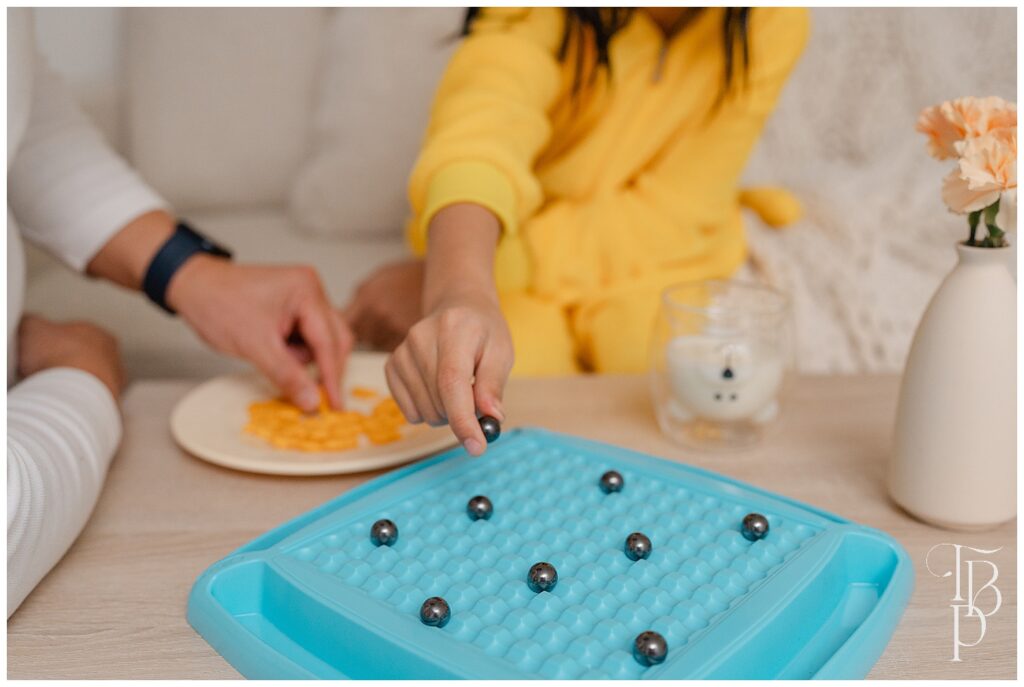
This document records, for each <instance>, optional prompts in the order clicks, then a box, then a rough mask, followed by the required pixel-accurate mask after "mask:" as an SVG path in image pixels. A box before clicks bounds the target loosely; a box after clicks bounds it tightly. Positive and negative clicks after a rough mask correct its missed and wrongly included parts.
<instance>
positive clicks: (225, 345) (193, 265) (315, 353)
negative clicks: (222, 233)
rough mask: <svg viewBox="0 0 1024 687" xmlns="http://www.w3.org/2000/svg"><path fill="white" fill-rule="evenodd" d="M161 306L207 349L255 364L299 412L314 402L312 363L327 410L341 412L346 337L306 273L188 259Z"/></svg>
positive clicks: (316, 283)
mask: <svg viewBox="0 0 1024 687" xmlns="http://www.w3.org/2000/svg"><path fill="white" fill-rule="evenodd" d="M166 300H167V303H168V305H170V306H171V307H172V308H174V309H175V310H176V311H177V312H178V314H179V315H180V316H181V317H182V319H184V320H185V321H186V322H187V323H188V324H189V325H191V327H192V328H193V329H195V331H196V333H198V334H199V336H200V337H201V338H202V339H203V340H204V341H205V342H206V343H208V344H209V345H210V346H211V347H213V348H214V349H216V350H218V351H221V352H223V353H227V354H229V355H233V356H237V357H239V358H245V359H246V360H249V361H251V362H252V363H253V364H255V365H256V367H257V368H259V369H260V371H262V372H263V374H265V375H266V376H267V377H268V378H269V379H270V380H271V381H272V382H274V384H276V385H277V386H278V388H280V389H281V390H282V391H283V392H284V394H285V395H286V396H287V397H288V398H289V399H290V400H291V401H292V402H293V403H295V405H297V406H299V407H300V408H302V409H303V410H306V411H313V410H315V409H316V408H317V406H318V405H319V402H320V394H319V391H318V389H317V380H316V379H314V378H313V377H311V376H310V375H309V373H308V372H307V370H306V367H305V365H306V363H309V362H310V361H313V362H315V363H316V366H317V368H318V370H319V377H320V379H319V381H320V383H322V384H323V386H324V388H325V389H326V392H327V398H328V400H329V402H330V404H331V405H332V406H333V407H335V408H338V407H341V377H342V373H343V371H344V367H345V362H346V360H347V358H348V354H349V352H350V351H351V350H352V344H353V336H352V333H351V331H350V330H349V328H348V325H347V324H346V323H345V321H344V320H343V319H342V317H341V315H340V314H339V313H338V312H337V311H336V310H335V309H334V308H333V307H332V306H331V304H330V303H329V302H328V300H327V295H326V294H325V293H324V289H323V286H322V284H321V283H320V279H319V277H318V276H317V273H316V271H315V270H314V269H313V268H311V267H305V266H298V267H279V266H258V265H239V264H235V263H232V262H229V261H227V260H223V259H221V258H216V257H213V256H209V255H196V256H194V257H192V258H190V259H189V260H188V261H187V262H186V263H185V264H184V265H183V266H182V267H181V269H179V270H178V271H177V272H176V273H175V274H174V276H173V277H172V278H171V282H170V284H169V285H168V288H167V296H166Z"/></svg>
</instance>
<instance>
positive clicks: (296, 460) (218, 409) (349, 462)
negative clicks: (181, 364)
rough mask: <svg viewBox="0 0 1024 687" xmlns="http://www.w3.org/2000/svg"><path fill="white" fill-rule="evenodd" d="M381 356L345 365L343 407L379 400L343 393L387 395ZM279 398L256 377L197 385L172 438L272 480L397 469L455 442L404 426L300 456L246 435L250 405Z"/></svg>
mask: <svg viewBox="0 0 1024 687" xmlns="http://www.w3.org/2000/svg"><path fill="white" fill-rule="evenodd" d="M385 360H386V356H385V355H381V354H376V353H354V354H352V356H351V357H350V358H349V360H348V363H347V365H346V366H345V388H344V391H345V396H344V398H345V403H346V407H350V408H353V409H355V410H359V411H361V412H368V411H369V410H370V408H371V407H372V406H373V404H374V403H375V402H376V401H378V400H380V399H371V400H368V401H361V400H359V399H353V398H352V396H351V395H350V394H349V393H348V391H349V389H351V388H352V387H355V386H362V387H369V388H371V389H375V390H377V391H379V392H380V393H381V394H382V395H387V394H388V387H387V383H386V381H385V379H384V361H385ZM276 396H278V392H277V391H276V390H275V389H274V387H273V386H272V385H271V384H270V382H268V381H266V380H265V379H263V378H262V377H260V376H259V375H257V374H255V373H249V374H238V375H225V376H223V377H216V378H215V379H211V380H210V381H208V382H204V383H203V384H200V385H199V386H198V387H196V388H195V389H193V390H192V391H190V392H189V393H188V395H186V396H185V398H183V399H181V401H179V402H178V405H177V406H175V408H174V412H172V413H171V434H173V435H174V440H175V441H177V442H178V444H179V445H180V446H181V447H182V448H183V449H185V450H186V451H188V452H189V453H191V454H192V455H194V456H197V457H198V458H202V459H203V460H206V461H209V462H211V463H216V464H217V465H223V466H224V467H229V468H234V469H236V470H245V471H247V472H262V473H267V474H273V475H335V474H341V473H346V472H363V471H365V470H376V469H379V468H385V467H390V466H393V465H400V464H402V463H408V462H411V461H413V460H417V459H419V458H422V457H424V456H427V455H430V454H432V453H435V452H437V451H439V450H441V449H443V448H448V447H449V446H453V445H454V444H455V443H456V440H455V437H454V436H453V435H452V433H451V430H450V429H448V428H447V427H437V428H433V427H429V426H427V425H405V426H404V427H402V439H400V440H399V441H395V442H393V443H390V444H382V445H379V446H378V445H374V444H371V443H370V442H369V441H368V440H367V439H366V437H360V444H359V447H358V448H354V449H351V450H348V451H323V452H304V451H290V450H285V449H279V448H274V447H273V446H271V445H270V444H268V443H267V442H265V441H264V440H263V439H261V438H259V437H256V436H253V435H251V434H247V433H246V432H245V431H244V430H243V428H244V427H245V425H246V424H247V423H248V420H249V404H250V403H252V402H254V401H262V400H266V399H268V398H274V397H276Z"/></svg>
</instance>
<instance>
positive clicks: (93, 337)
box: [18, 314, 124, 399]
mask: <svg viewBox="0 0 1024 687" xmlns="http://www.w3.org/2000/svg"><path fill="white" fill-rule="evenodd" d="M55 367H72V368H75V369H78V370H82V371H84V372H88V373H89V374H91V375H92V376H93V377H96V378H97V379H98V380H100V381H101V382H103V384H104V385H105V386H106V387H107V388H108V389H110V393H111V394H113V396H114V398H115V399H116V398H118V397H119V396H120V395H121V389H122V387H123V386H124V371H123V369H122V367H121V357H120V354H119V353H118V346H117V339H115V338H114V337H113V336H112V335H111V334H110V333H109V332H107V331H106V330H103V329H101V328H99V327H97V326H96V325H94V324H90V323H88V322H53V321H51V320H47V319H45V318H43V317H39V316H38V315H30V314H26V315H25V316H23V317H22V318H21V322H20V323H19V324H18V374H20V375H21V376H22V377H30V376H32V375H34V374H36V373H37V372H42V371H44V370H49V369H52V368H55Z"/></svg>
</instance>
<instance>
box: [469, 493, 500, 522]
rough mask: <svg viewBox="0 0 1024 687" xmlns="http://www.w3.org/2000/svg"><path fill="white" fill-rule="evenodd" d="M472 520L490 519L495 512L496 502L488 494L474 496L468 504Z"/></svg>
mask: <svg viewBox="0 0 1024 687" xmlns="http://www.w3.org/2000/svg"><path fill="white" fill-rule="evenodd" d="M466 513H468V514H469V519H470V520H488V519H490V517H491V515H493V514H494V504H492V503H491V500H490V499H489V498H487V497H486V496H483V495H480V496H474V497H473V498H471V499H470V500H469V503H467V504H466Z"/></svg>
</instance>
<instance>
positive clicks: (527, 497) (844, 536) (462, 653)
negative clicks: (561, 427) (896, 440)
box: [188, 430, 913, 679]
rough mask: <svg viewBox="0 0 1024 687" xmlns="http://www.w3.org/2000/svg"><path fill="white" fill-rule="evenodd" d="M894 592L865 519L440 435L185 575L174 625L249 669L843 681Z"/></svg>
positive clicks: (868, 655)
mask: <svg viewBox="0 0 1024 687" xmlns="http://www.w3.org/2000/svg"><path fill="white" fill-rule="evenodd" d="M609 472H614V473H617V474H618V476H619V478H620V480H621V484H618V486H617V488H616V487H615V485H614V484H613V485H612V488H608V484H606V482H607V480H608V479H609V478H608V477H607V474H608V473H609ZM611 481H612V482H613V483H614V482H615V480H614V479H612V480H611ZM478 496H485V497H486V501H487V503H483V502H479V501H478V502H477V503H473V502H472V500H473V499H474V497H478ZM748 515H761V516H763V518H764V522H760V521H758V520H756V518H755V519H754V520H753V521H752V520H747V521H746V522H745V521H744V520H745V518H747V516H748ZM381 520H387V521H390V522H391V525H392V526H393V529H394V530H395V531H392V530H391V529H389V528H388V527H387V526H386V525H385V526H383V528H382V526H380V525H375V524H376V523H378V522H379V521H381ZM751 523H753V524H754V525H756V526H759V527H763V529H764V532H760V533H752V532H751V531H750V526H751ZM744 528H747V529H746V530H745V529H744ZM371 530H374V531H373V532H372V533H371ZM634 533H640V534H642V535H643V539H646V540H647V541H646V543H645V542H644V541H643V539H637V538H635V537H634V538H633V541H631V542H630V541H627V539H628V538H629V537H631V535H633V534H634ZM371 535H372V536H371ZM744 535H747V536H744ZM538 563H544V564H546V565H549V566H551V567H552V568H553V569H554V570H555V571H557V582H556V583H555V584H553V586H549V587H538V586H537V584H535V582H538V583H539V582H543V581H544V580H548V581H550V575H549V576H548V577H544V576H543V575H542V576H540V577H538V578H537V579H534V572H533V568H534V566H536V565H537V564H538ZM542 572H545V573H550V572H551V571H547V570H546V569H544V570H543V571H542ZM544 584H547V582H544ZM912 586H913V570H912V566H911V563H910V560H909V559H908V557H907V555H906V553H905V551H904V550H903V549H902V548H901V547H900V546H899V545H898V544H897V543H896V542H895V541H894V540H893V539H891V538H890V537H889V536H888V535H885V534H884V533H882V532H879V531H877V530H873V529H870V528H867V527H863V526H860V525H856V524H854V523H851V522H848V521H846V520H844V519H842V518H839V517H837V516H834V515H831V514H829V513H826V512H823V511H821V510H818V509H815V508H812V507H809V506H805V505H802V504H800V503H797V502H794V501H792V500H789V499H786V498H783V497H780V496H775V495H772V494H769V493H767V492H764V491H761V490H759V489H757V488H755V487H752V486H748V485H745V484H741V483H738V482H735V481H732V480H730V479H727V478H724V477H721V476H718V475H715V474H713V473H710V472H706V471H703V470H699V469H696V468H692V467H688V466H685V465H681V464H679V463H675V462H670V461H666V460H661V459H657V458H653V457H650V456H646V455H642V454H638V453H634V452H631V451H627V450H624V449H620V448H615V447H612V446H607V445H603V444H598V443H594V442H589V441H585V440H581V439H576V438H572V437H567V436H562V435H558V434H553V433H550V432H546V431H541V430H514V431H512V432H509V433H508V434H507V435H505V436H504V437H502V438H501V440H499V441H498V442H496V443H495V444H493V445H492V446H491V447H490V448H489V449H488V451H487V453H486V454H485V455H484V456H483V457H481V458H471V457H469V456H468V455H467V454H466V453H465V452H464V451H463V450H462V449H453V450H451V451H448V452H446V453H444V454H441V455H439V456H436V457H434V458H432V459H429V460H426V461H423V462H420V463H418V464H414V465H412V466H409V467H406V468H403V469H401V470H397V471H395V472H392V473H390V474H387V475H384V476H382V477H380V478H378V479H375V480H373V481H371V482H368V483H366V484H364V485H362V486H360V487H358V488H356V489H354V490H352V491H350V492H347V493H345V494H342V495H341V496H339V497H338V498H336V499H333V500H332V501H329V502H327V503H325V504H324V505H322V506H320V507H318V508H316V509H314V510H312V511H310V512H308V513H306V514H304V515H302V516H300V517H298V518H296V519H294V520H292V521H290V522H288V523H286V524H284V525H282V526H280V527H278V528H276V529H274V530H272V531H271V532H268V533H267V534H265V535H263V536H261V537H259V538H258V539H256V540H254V541H253V542H251V543H249V544H248V545H246V546H244V547H242V548H241V549H239V550H238V551H236V552H234V553H233V554H231V555H230V556H228V557H226V558H225V559H223V560H221V561H220V562H218V563H216V564H214V565H213V566H211V567H210V568H209V569H208V570H207V571H206V572H204V573H203V575H202V576H201V577H200V578H199V579H198V580H197V582H196V584H195V586H194V587H193V589H192V593H191V595H190V598H189V606H188V619H189V622H190V623H191V624H192V625H193V627H194V628H195V629H196V630H197V631H198V632H199V633H200V634H201V635H202V636H203V637H204V638H205V639H206V640H207V641H208V642H209V643H210V644H211V645H212V646H213V648H214V649H216V650H217V651H218V652H220V653H221V654H222V655H223V656H224V658H225V659H226V660H228V661H229V662H230V663H231V664H232V665H233V666H235V667H236V668H237V669H238V670H239V672H240V673H242V675H244V676H246V677H250V678H342V677H348V678H364V679H367V678H375V679H387V678H420V679H430V678H492V679H502V678H558V679H573V678H625V679H686V678H812V677H813V678H857V677H863V676H864V675H866V674H867V672H868V671H869V670H870V669H871V666H872V665H873V664H874V662H875V661H876V660H877V659H878V657H879V656H880V655H881V653H882V651H883V650H884V648H885V646H886V644H887V643H888V641H889V638H890V637H891V635H892V633H893V631H894V629H895V627H896V624H897V622H898V621H899V618H900V616H901V615H902V613H903V610H904V608H905V606H906V604H907V601H908V599H909V596H910V592H911V589H912ZM432 599H441V600H443V605H441V604H438V603H437V602H436V601H431V603H433V604H434V605H433V606H430V605H429V604H428V603H427V602H428V601H430V600H432ZM421 614H424V615H423V617H421ZM431 614H433V615H431ZM445 614H446V615H447V617H443V616H444V615H445ZM442 620H443V622H442ZM659 638H660V643H659V641H656V640H658V639H659ZM641 643H643V646H644V648H645V650H650V651H651V652H653V653H650V654H649V655H648V656H649V657H653V658H651V660H647V659H646V658H645V656H644V655H640V654H637V648H638V646H639V645H640V644H641ZM659 654H660V655H659Z"/></svg>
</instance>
